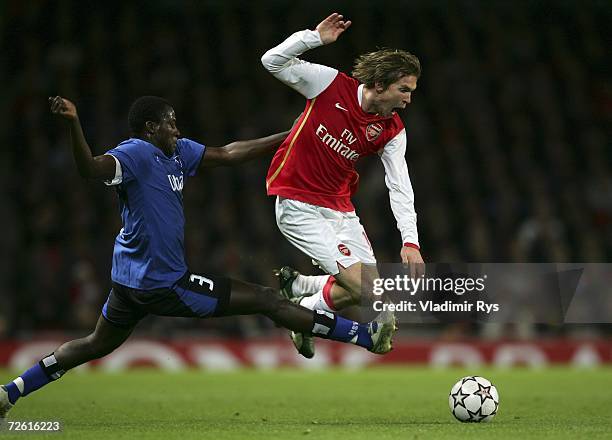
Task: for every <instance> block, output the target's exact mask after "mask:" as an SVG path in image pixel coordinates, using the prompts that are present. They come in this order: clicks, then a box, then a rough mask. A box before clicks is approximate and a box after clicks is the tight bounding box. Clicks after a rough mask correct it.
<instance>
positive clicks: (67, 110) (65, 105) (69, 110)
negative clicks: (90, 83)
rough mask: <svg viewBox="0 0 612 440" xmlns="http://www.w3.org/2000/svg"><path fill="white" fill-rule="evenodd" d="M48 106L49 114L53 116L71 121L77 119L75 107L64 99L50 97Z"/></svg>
mask: <svg viewBox="0 0 612 440" xmlns="http://www.w3.org/2000/svg"><path fill="white" fill-rule="evenodd" d="M49 106H50V107H51V113H53V114H54V115H60V116H62V117H64V118H66V119H68V120H71V121H72V120H74V119H76V118H77V110H76V106H75V105H74V104H73V103H72V102H71V101H69V100H68V99H66V98H62V97H61V96H50V97H49Z"/></svg>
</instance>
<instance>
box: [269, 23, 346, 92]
mask: <svg viewBox="0 0 612 440" xmlns="http://www.w3.org/2000/svg"><path fill="white" fill-rule="evenodd" d="M350 25H351V22H350V21H345V20H344V19H343V17H342V15H340V14H338V13H333V14H331V15H330V16H329V17H327V18H326V19H325V20H323V21H322V22H321V23H319V24H318V25H317V27H316V29H315V30H314V31H311V30H304V31H299V32H296V33H294V34H293V35H291V36H290V37H289V38H287V39H286V40H285V41H283V42H282V43H281V44H279V45H278V46H276V47H273V48H272V49H270V50H269V51H267V52H266V53H265V54H264V55H263V56H262V57H261V63H262V64H263V65H264V67H265V68H266V69H267V70H268V71H269V72H270V73H271V74H272V75H274V77H275V78H277V79H278V80H280V81H282V82H283V83H285V84H286V85H288V86H289V87H291V88H293V89H294V90H296V91H298V92H299V93H301V94H302V95H303V96H304V97H306V98H308V99H312V98H314V97H316V96H317V95H319V94H320V93H321V92H322V91H323V90H325V89H326V88H327V86H329V85H330V84H331V82H332V81H333V80H334V78H336V75H338V71H337V70H336V69H333V68H331V67H327V66H322V65H320V64H314V63H309V62H306V61H302V60H300V59H299V58H298V56H300V55H301V54H303V53H304V52H306V51H307V50H309V49H313V48H315V47H319V46H322V45H324V44H329V43H333V42H334V41H336V40H337V39H338V37H339V36H340V34H342V32H344V31H345V30H346V29H348V27H349V26H350Z"/></svg>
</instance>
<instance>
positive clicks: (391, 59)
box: [352, 48, 421, 90]
mask: <svg viewBox="0 0 612 440" xmlns="http://www.w3.org/2000/svg"><path fill="white" fill-rule="evenodd" d="M352 74H353V77H354V78H356V79H357V80H359V81H360V82H362V83H363V84H365V86H366V87H368V88H372V87H374V86H375V85H377V84H378V85H380V86H382V87H383V90H386V89H387V87H389V86H390V85H391V84H393V83H394V82H395V81H397V80H398V79H400V78H401V77H403V76H409V75H413V76H416V77H417V78H418V77H419V76H420V75H421V62H420V61H419V59H418V58H417V57H416V56H415V55H413V54H411V53H410V52H408V51H405V50H401V49H388V48H382V49H379V50H377V51H374V52H369V53H364V54H363V55H359V56H358V57H357V59H356V60H355V66H354V67H353V72H352Z"/></svg>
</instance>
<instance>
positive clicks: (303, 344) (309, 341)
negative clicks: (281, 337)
mask: <svg viewBox="0 0 612 440" xmlns="http://www.w3.org/2000/svg"><path fill="white" fill-rule="evenodd" d="M289 336H290V337H291V342H293V345H294V347H295V349H296V350H297V352H298V353H299V354H301V355H302V356H304V357H305V358H306V359H312V358H313V357H314V355H315V352H314V341H313V338H312V336H309V335H305V334H304V333H296V332H291V333H290V334H289Z"/></svg>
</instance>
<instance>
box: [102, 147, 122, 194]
mask: <svg viewBox="0 0 612 440" xmlns="http://www.w3.org/2000/svg"><path fill="white" fill-rule="evenodd" d="M106 156H110V157H112V158H113V159H115V176H114V177H113V179H112V180H105V181H104V184H105V185H107V186H115V185H119V184H120V183H121V182H123V170H122V169H121V163H120V162H119V159H117V158H116V157H115V156H113V155H112V154H107V155H106Z"/></svg>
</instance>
